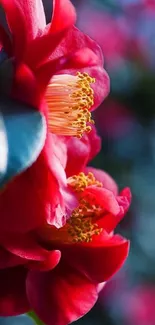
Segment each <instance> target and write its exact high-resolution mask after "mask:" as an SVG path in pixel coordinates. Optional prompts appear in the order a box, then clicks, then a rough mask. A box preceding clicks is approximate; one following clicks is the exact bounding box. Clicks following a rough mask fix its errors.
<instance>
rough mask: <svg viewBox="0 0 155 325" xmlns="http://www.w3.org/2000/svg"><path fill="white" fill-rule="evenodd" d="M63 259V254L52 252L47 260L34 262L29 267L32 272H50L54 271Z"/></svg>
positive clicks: (56, 251)
mask: <svg viewBox="0 0 155 325" xmlns="http://www.w3.org/2000/svg"><path fill="white" fill-rule="evenodd" d="M60 258H61V252H60V251H58V250H55V251H50V252H48V254H47V258H46V260H45V261H42V262H39V263H38V262H36V263H35V262H32V263H29V265H28V267H29V269H31V270H39V271H50V270H52V269H54V268H55V267H56V266H57V264H58V263H59V261H60Z"/></svg>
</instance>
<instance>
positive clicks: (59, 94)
mask: <svg viewBox="0 0 155 325" xmlns="http://www.w3.org/2000/svg"><path fill="white" fill-rule="evenodd" d="M94 82H95V79H94V78H91V77H90V76H89V75H88V74H87V73H80V72H78V73H77V75H76V76H72V75H69V74H64V75H56V76H54V77H53V78H52V79H51V81H50V83H49V85H48V87H47V91H46V95H45V97H46V102H47V105H48V109H49V127H50V131H51V132H53V133H55V134H58V135H65V136H75V137H78V138H81V137H82V135H83V133H85V132H90V131H91V126H90V125H89V124H93V123H94V121H93V120H92V119H91V113H90V111H89V110H90V108H91V106H92V105H93V104H94V91H93V89H92V88H91V83H94Z"/></svg>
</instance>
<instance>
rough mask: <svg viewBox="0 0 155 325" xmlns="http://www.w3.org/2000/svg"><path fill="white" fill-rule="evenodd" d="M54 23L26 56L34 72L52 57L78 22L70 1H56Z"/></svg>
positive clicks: (35, 41) (37, 39)
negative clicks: (67, 31)
mask: <svg viewBox="0 0 155 325" xmlns="http://www.w3.org/2000/svg"><path fill="white" fill-rule="evenodd" d="M53 5H54V7H53V16H52V22H51V24H50V25H49V26H48V28H47V29H46V30H45V32H44V35H42V36H41V37H38V38H36V39H35V40H34V41H33V42H32V43H31V44H30V47H29V50H28V51H27V53H26V54H25V60H26V62H27V63H28V64H29V65H30V66H31V68H32V69H33V70H34V69H36V68H38V67H39V66H40V65H41V64H42V63H43V62H45V61H46V60H48V59H49V57H51V55H52V52H53V51H54V50H55V48H56V47H57V46H58V45H59V43H60V42H61V40H62V39H63V38H64V36H65V34H66V30H67V29H68V28H70V27H71V26H72V25H73V24H74V23H75V20H76V13H75V10H74V7H73V5H72V3H71V2H70V1H69V0H56V1H55V0H54V4H53Z"/></svg>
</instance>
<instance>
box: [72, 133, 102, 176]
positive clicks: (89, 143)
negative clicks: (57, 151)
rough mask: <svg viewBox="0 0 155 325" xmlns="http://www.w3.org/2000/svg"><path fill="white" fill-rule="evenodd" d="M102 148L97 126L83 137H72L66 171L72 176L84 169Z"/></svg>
mask: <svg viewBox="0 0 155 325" xmlns="http://www.w3.org/2000/svg"><path fill="white" fill-rule="evenodd" d="M100 148H101V139H100V137H99V136H98V135H97V133H96V129H95V127H93V128H92V131H91V132H90V133H88V134H84V135H83V137H82V138H81V139H78V138H73V137H72V138H70V140H69V141H68V142H67V149H68V160H67V167H66V173H67V176H68V177H69V176H72V175H75V174H78V173H79V172H81V171H84V169H85V167H86V165H87V163H88V162H89V161H90V160H91V159H93V158H94V156H96V154H97V153H98V152H99V151H100Z"/></svg>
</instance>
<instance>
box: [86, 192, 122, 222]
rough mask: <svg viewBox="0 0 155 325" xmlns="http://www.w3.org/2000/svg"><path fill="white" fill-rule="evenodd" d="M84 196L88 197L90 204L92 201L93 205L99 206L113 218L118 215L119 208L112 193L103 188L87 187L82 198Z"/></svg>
mask: <svg viewBox="0 0 155 325" xmlns="http://www.w3.org/2000/svg"><path fill="white" fill-rule="evenodd" d="M85 195H86V196H87V195H88V196H89V197H90V202H91V200H92V199H94V200H95V203H96V204H99V205H100V207H102V208H103V209H104V210H106V211H107V212H110V213H112V214H113V215H115V216H117V215H118V214H119V213H120V210H121V209H120V206H119V204H118V202H117V200H116V197H115V195H114V194H113V192H112V191H109V190H108V189H106V188H104V187H95V186H89V187H87V188H86V189H85V191H84V192H83V196H84V197H85Z"/></svg>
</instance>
